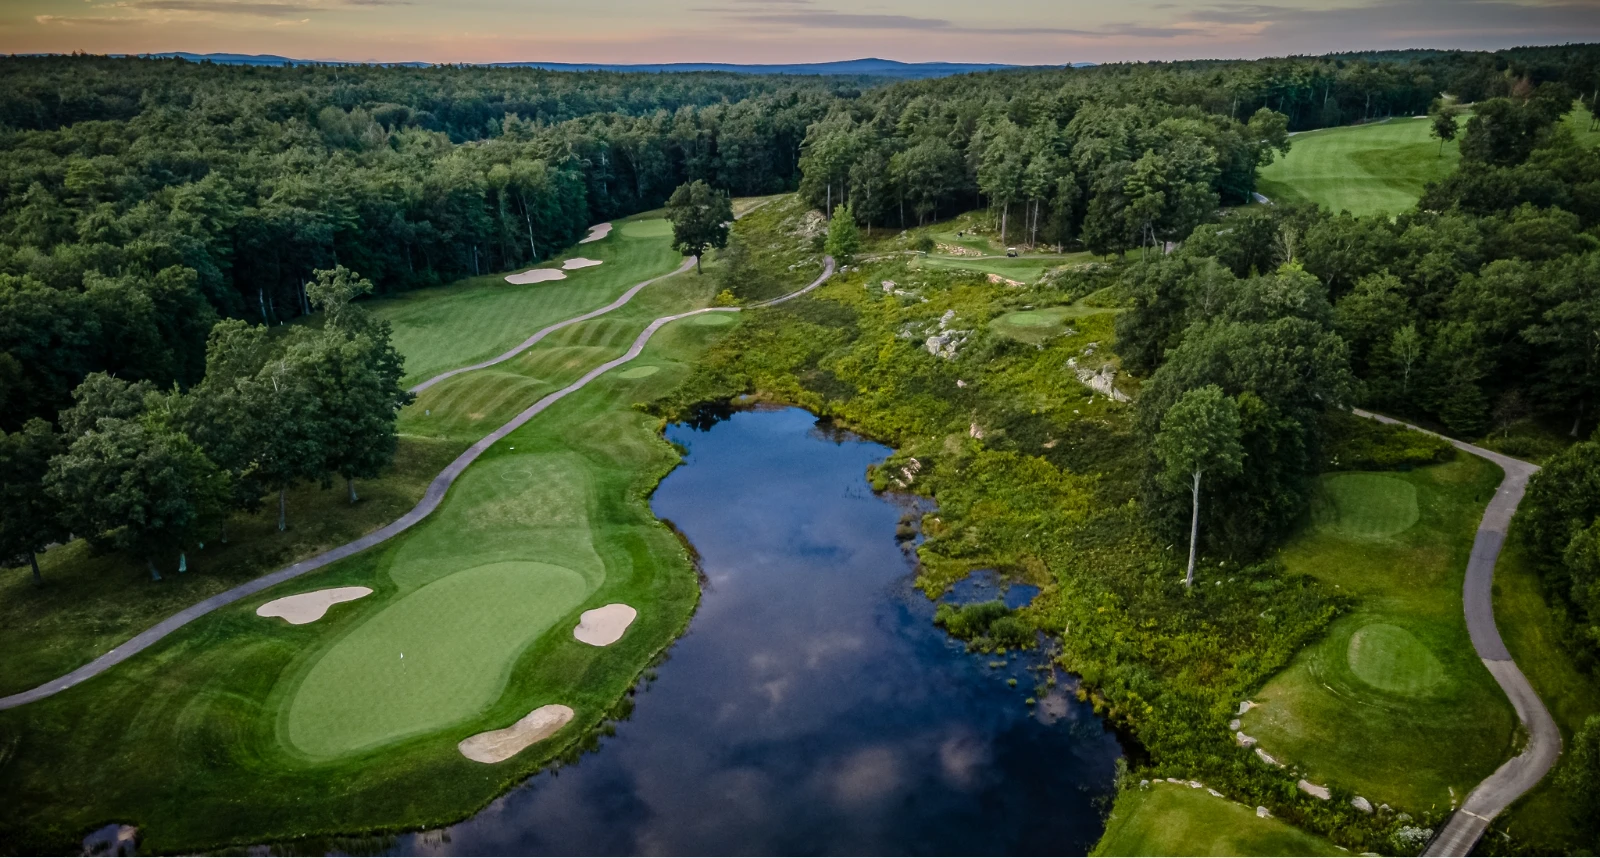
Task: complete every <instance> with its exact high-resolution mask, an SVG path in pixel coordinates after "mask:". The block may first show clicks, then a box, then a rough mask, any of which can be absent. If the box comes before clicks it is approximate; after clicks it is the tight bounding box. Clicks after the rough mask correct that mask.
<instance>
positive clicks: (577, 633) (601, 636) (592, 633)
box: [572, 602, 639, 646]
mask: <svg viewBox="0 0 1600 858" xmlns="http://www.w3.org/2000/svg"><path fill="white" fill-rule="evenodd" d="M638 616H639V612H638V611H635V610H634V609H633V608H632V606H629V605H624V604H622V603H620V602H616V603H613V604H610V605H605V606H602V607H599V608H595V609H594V610H592V611H584V612H583V616H581V617H579V618H578V626H577V628H575V629H573V630H572V636H573V637H575V638H577V639H578V640H580V641H583V642H584V643H586V644H589V645H590V646H611V645H612V644H614V643H616V642H617V641H619V640H621V639H622V633H623V632H625V631H627V630H628V626H631V625H633V620H634V618H635V617H638Z"/></svg>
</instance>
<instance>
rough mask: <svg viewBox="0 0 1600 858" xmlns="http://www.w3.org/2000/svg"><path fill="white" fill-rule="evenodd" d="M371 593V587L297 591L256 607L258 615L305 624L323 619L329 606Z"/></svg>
mask: <svg viewBox="0 0 1600 858" xmlns="http://www.w3.org/2000/svg"><path fill="white" fill-rule="evenodd" d="M370 595H372V588H371V587H334V588H332V589H329V590H313V591H311V592H309V593H296V594H295V595H293V596H284V597H283V598H282V599H273V600H272V601H270V602H268V603H266V604H265V605H262V606H261V607H259V608H256V616H258V617H282V618H284V619H285V620H288V621H289V622H290V623H291V624H293V625H296V626H303V625H305V624H306V623H314V622H316V621H317V620H320V619H322V615H323V614H326V613H328V609H329V608H331V607H333V606H334V605H337V604H339V603H340V602H354V601H355V600H357V599H360V598H362V597H365V596H370Z"/></svg>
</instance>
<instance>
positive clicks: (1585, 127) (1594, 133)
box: [1565, 101, 1600, 146]
mask: <svg viewBox="0 0 1600 858" xmlns="http://www.w3.org/2000/svg"><path fill="white" fill-rule="evenodd" d="M1565 122H1566V126H1567V129H1568V130H1569V131H1571V132H1572V136H1573V137H1575V138H1577V140H1578V142H1579V143H1582V144H1584V145H1585V146H1595V145H1600V127H1595V124H1594V114H1592V113H1590V112H1589V108H1588V107H1585V106H1584V104H1583V102H1581V101H1580V102H1578V103H1576V104H1575V105H1573V108H1572V112H1571V113H1568V114H1567V117H1566V120H1565Z"/></svg>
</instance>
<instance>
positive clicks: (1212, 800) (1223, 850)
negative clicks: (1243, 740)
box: [1090, 781, 1348, 858]
mask: <svg viewBox="0 0 1600 858" xmlns="http://www.w3.org/2000/svg"><path fill="white" fill-rule="evenodd" d="M1090 854H1092V855H1095V856H1106V858H1110V856H1119V855H1341V854H1348V853H1344V852H1341V851H1340V850H1339V849H1338V848H1336V847H1335V846H1334V845H1333V844H1332V843H1329V842H1328V841H1326V840H1323V839H1322V838H1320V837H1315V836H1312V835H1310V834H1307V833H1305V832H1304V831H1301V830H1300V829H1298V828H1295V827H1294V826H1292V825H1289V824H1288V823H1286V822H1283V821H1282V820H1279V819H1274V818H1271V817H1267V818H1263V817H1259V816H1257V815H1256V811H1255V808H1251V807H1245V806H1244V805H1242V804H1239V803H1237V802H1232V801H1229V800H1227V799H1226V798H1218V797H1215V796H1213V795H1211V794H1210V793H1208V792H1206V791H1205V790H1204V789H1193V788H1190V787H1189V786H1187V785H1178V784H1169V783H1163V782H1161V781H1156V782H1154V783H1148V784H1146V785H1144V786H1141V787H1132V788H1129V789H1124V790H1122V792H1120V793H1119V794H1118V795H1117V802H1116V804H1115V805H1113V806H1112V808H1111V815H1110V816H1109V817H1107V819H1106V833H1105V836H1104V837H1101V838H1100V842H1099V843H1098V844H1096V845H1095V848H1094V851H1093V852H1092V853H1090Z"/></svg>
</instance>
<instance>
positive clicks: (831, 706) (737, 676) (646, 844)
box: [395, 408, 1121, 855]
mask: <svg viewBox="0 0 1600 858" xmlns="http://www.w3.org/2000/svg"><path fill="white" fill-rule="evenodd" d="M667 437H668V438H669V439H670V440H672V441H674V442H676V443H678V444H681V445H683V446H684V447H685V448H687V450H688V455H687V458H686V461H685V462H684V464H683V466H681V467H679V468H678V469H677V470H676V471H674V472H673V473H672V474H670V475H669V476H668V477H667V478H666V479H665V480H664V481H662V483H661V485H660V487H659V488H658V489H657V491H656V493H655V495H654V497H653V499H652V507H653V508H654V510H655V513H656V515H658V516H660V517H661V518H664V519H668V520H670V521H672V522H673V523H674V524H675V525H676V526H677V527H678V528H679V529H680V530H681V531H682V532H683V533H684V534H685V535H686V537H687V538H688V539H689V540H690V542H692V543H693V545H694V546H695V548H696V549H697V550H698V551H699V553H700V557H701V562H702V567H703V570H704V573H705V579H704V581H703V589H704V595H703V597H702V601H701V604H700V608H699V611H698V613H697V614H696V615H695V617H694V619H693V621H692V623H691V624H690V627H689V630H688V633H687V634H686V635H685V636H684V637H683V638H682V639H681V640H679V641H678V642H677V643H676V644H675V645H674V646H673V648H672V649H671V651H670V657H669V659H668V660H667V661H666V662H665V663H664V664H662V665H661V666H660V667H659V668H657V678H656V679H655V681H654V682H651V683H649V685H648V687H647V688H643V689H641V690H640V692H639V693H638V696H637V698H636V703H637V706H636V708H635V709H634V712H633V715H632V717H631V718H630V719H629V720H627V721H624V722H622V723H619V724H617V725H616V735H615V736H614V737H611V738H607V739H605V740H603V741H602V742H601V745H600V749H599V750H598V751H597V752H594V753H590V754H586V755H584V756H583V757H582V758H581V759H580V760H579V762H578V763H576V764H574V765H569V766H564V767H561V768H560V769H559V770H557V771H555V772H550V773H545V774H541V775H538V776H535V777H534V778H532V779H530V780H529V781H528V782H527V783H526V784H524V785H522V786H521V787H519V788H517V789H516V790H514V791H513V792H511V793H509V794H507V795H506V796H504V797H502V798H501V799H499V800H498V801H496V802H495V803H494V804H492V805H491V806H490V807H488V808H486V809H485V810H484V811H483V812H482V813H480V814H478V815H477V816H476V817H474V818H472V819H470V820H467V821H466V822H463V823H461V824H459V825H455V826H452V827H450V828H448V829H444V830H442V831H432V832H424V833H420V834H414V835H408V836H405V837H402V838H400V839H399V840H398V842H397V843H396V844H395V845H396V846H397V847H398V849H397V851H398V852H400V853H402V854H429V855H432V854H440V855H453V854H460V855H477V854H508V855H514V854H637V853H644V854H656V853H667V854H741V853H778V854H812V853H828V854H839V853H853V854H874V853H876V854H956V853H964V854H1045V853H1048V854H1073V853H1077V854H1082V853H1083V852H1085V851H1086V850H1087V849H1089V848H1090V847H1091V846H1093V845H1094V843H1095V841H1096V840H1097V839H1098V838H1099V836H1100V833H1101V830H1102V823H1101V815H1102V813H1103V810H1104V807H1105V803H1106V800H1107V799H1108V798H1109V796H1110V794H1111V792H1112V778H1113V773H1114V766H1115V760H1116V759H1117V757H1118V756H1119V755H1120V754H1121V749H1120V748H1119V746H1118V744H1117V740H1116V738H1115V736H1114V735H1113V734H1112V733H1111V732H1110V730H1109V729H1108V728H1107V727H1106V726H1105V725H1104V724H1103V723H1102V722H1101V721H1100V720H1099V719H1098V718H1096V717H1095V716H1094V714H1093V712H1092V711H1091V710H1090V709H1089V707H1088V706H1087V705H1085V704H1081V703H1079V702H1078V701H1077V700H1076V699H1075V698H1073V697H1072V696H1070V695H1069V694H1068V693H1066V691H1065V689H1064V688H1063V687H1062V686H1059V685H1058V686H1057V689H1056V691H1055V692H1054V693H1053V694H1051V695H1050V696H1049V697H1047V698H1045V699H1043V700H1041V701H1040V702H1039V704H1038V705H1036V706H1029V705H1027V704H1026V703H1025V699H1026V698H1027V697H1029V696H1031V695H1033V694H1034V693H1035V692H1034V687H1035V685H1036V684H1037V683H1038V682H1039V677H1040V676H1041V674H1040V673H1038V672H1037V671H1033V670H1030V669H1029V668H1030V667H1031V666H1033V665H1034V663H1035V662H1037V660H1038V656H1037V654H1024V655H1022V656H1020V657H1018V656H1016V655H1013V656H1012V657H1011V658H1002V657H998V656H986V655H981V654H976V653H968V652H966V650H965V647H964V646H963V645H962V644H961V643H960V642H957V641H953V640H951V639H950V638H949V637H947V636H946V635H945V634H944V633H943V632H942V631H941V630H940V629H939V628H938V627H936V626H934V625H933V622H932V618H933V612H934V607H935V605H934V604H933V603H932V602H930V601H929V600H928V599H927V598H926V597H924V596H923V595H922V594H921V593H920V592H919V591H917V590H915V589H913V587H912V580H913V577H914V567H913V560H912V558H911V556H910V555H909V553H908V552H907V551H906V550H903V549H902V547H901V545H900V544H899V543H897V542H896V538H895V526H896V524H897V523H898V521H899V520H900V517H901V515H902V514H903V513H904V512H906V511H907V510H908V506H907V504H911V503H914V501H911V500H905V501H901V502H897V501H896V500H895V499H891V498H885V497H880V496H876V495H874V494H873V493H872V491H871V489H870V488H869V486H868V485H867V482H866V479H865V471H866V468H867V467H868V466H869V465H871V464H873V463H875V462H879V461H882V460H883V459H884V458H885V457H886V456H888V455H889V453H890V450H889V449H888V448H886V447H884V446H882V445H879V444H874V443H871V442H868V441H864V440H862V439H860V438H858V437H855V436H852V435H848V434H845V433H839V432H835V431H831V430H829V429H827V428H826V427H825V426H823V425H820V424H818V422H817V420H816V418H814V417H813V416H812V415H810V414H809V413H807V412H805V411H802V410H800V409H794V408H787V409H768V410H755V411H740V412H736V413H734V414H732V415H731V416H730V417H729V418H728V419H726V420H723V421H720V422H717V423H714V424H712V425H710V426H709V427H705V428H700V429H696V428H692V427H690V426H687V425H681V424H680V425H676V426H672V427H669V429H668V431H667ZM975 582H976V583H974V584H972V585H970V586H969V587H968V588H966V590H964V591H958V594H957V596H956V597H957V598H962V599H963V600H966V599H967V598H969V597H970V598H976V599H990V598H999V597H1003V598H1006V599H1007V601H1008V602H1010V603H1012V604H1016V603H1018V602H1019V601H1025V600H1026V599H1027V598H1029V597H1031V595H1032V592H1033V591H1032V589H1031V588H1023V587H1020V586H1019V587H1012V588H1010V589H1009V590H1003V591H1002V588H1000V587H997V586H996V582H995V581H994V580H993V579H992V578H988V579H985V578H978V579H975ZM963 594H964V595H963ZM1002 662H1003V664H1002ZM1008 679H1016V680H1017V682H1016V685H1015V687H1013V686H1011V685H1008V683H1007V680H1008Z"/></svg>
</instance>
